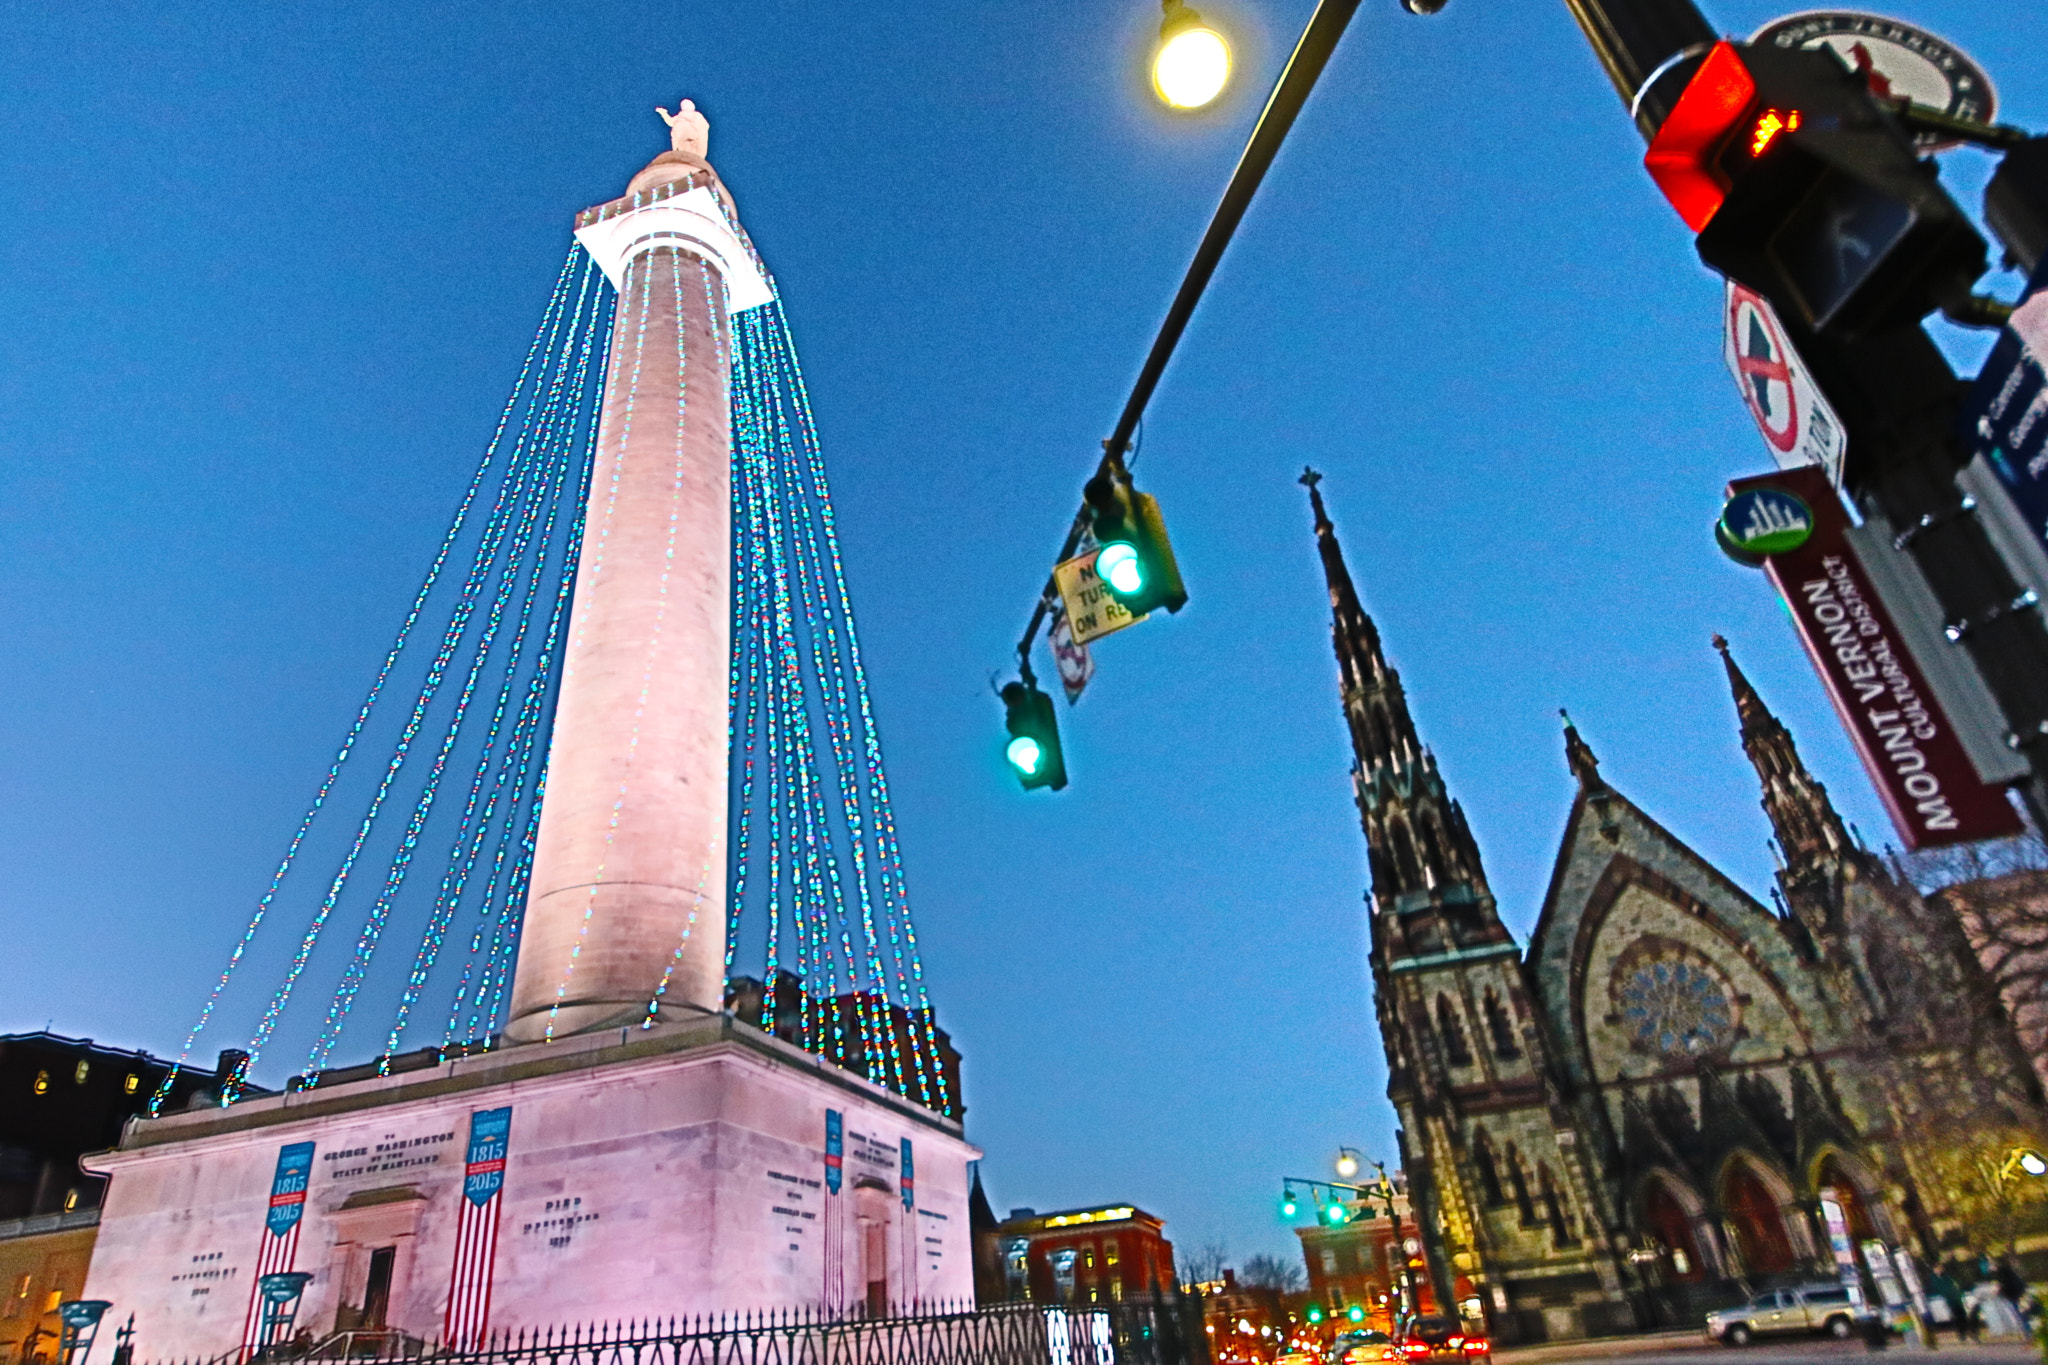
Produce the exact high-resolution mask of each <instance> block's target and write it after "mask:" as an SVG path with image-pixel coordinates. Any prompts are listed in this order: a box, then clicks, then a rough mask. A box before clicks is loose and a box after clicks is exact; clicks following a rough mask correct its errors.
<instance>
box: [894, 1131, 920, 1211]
mask: <svg viewBox="0 0 2048 1365" xmlns="http://www.w3.org/2000/svg"><path fill="white" fill-rule="evenodd" d="M896 1183H897V1185H898V1186H900V1187H901V1188H902V1190H903V1207H904V1208H906V1209H908V1208H914V1207H916V1205H917V1168H916V1167H915V1166H913V1165H911V1164H910V1139H909V1138H905V1139H903V1170H902V1173H901V1179H899V1180H898V1181H897V1182H896Z"/></svg>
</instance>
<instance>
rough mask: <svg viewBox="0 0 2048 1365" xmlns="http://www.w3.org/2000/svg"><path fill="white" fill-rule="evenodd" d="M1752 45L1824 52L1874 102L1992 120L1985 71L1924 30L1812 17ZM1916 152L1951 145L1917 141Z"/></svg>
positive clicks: (1765, 31) (1993, 100) (1993, 101)
mask: <svg viewBox="0 0 2048 1365" xmlns="http://www.w3.org/2000/svg"><path fill="white" fill-rule="evenodd" d="M1750 41H1751V42H1752V43H1768V44H1770V45H1771V46H1773V47H1802V48H1818V47H1825V48H1828V49H1830V50H1831V51H1833V52H1834V54H1835V55H1836V56H1837V57H1840V58H1841V59H1842V60H1843V62H1845V63H1846V64H1847V65H1848V66H1849V69H1850V70H1852V71H1855V72H1858V73H1859V74H1861V75H1862V76H1863V78H1864V79H1865V80H1867V81H1869V82H1870V88H1871V91H1872V92H1873V93H1874V94H1876V95H1877V96H1878V97H1879V98H1881V99H1894V100H1911V101H1913V103H1915V104H1924V105H1926V106H1927V107H1928V108H1930V109H1933V110H1936V111H1938V112H1940V113H1944V114H1952V115H1954V116H1955V117H1957V118H1967V119H1975V120H1977V121H1978V122H1979V123H1989V122H1991V120H1992V118H1993V117H1994V116H1995V115H1996V114H1997V112H1998V92H1997V91H1995V90H1993V89H1992V87H1991V78H1990V77H1989V76H1987V75H1985V74H1984V68H1983V67H1981V66H1979V65H1977V63H1976V62H1974V61H1972V60H1971V59H1970V57H1969V56H1968V55H1966V54H1965V53H1964V52H1963V51H1962V50H1961V49H1960V48H1958V47H1956V46H1955V44H1953V43H1950V42H1947V41H1946V40H1944V39H1941V38H1938V37H1936V36H1935V35H1934V34H1932V33H1929V32H1928V31H1927V30H1926V29H1924V28H1916V27H1914V26H1913V25H1912V24H1902V23H1900V22H1899V21H1898V20H1896V19H1887V18H1885V17H1884V16H1883V15H1881V14H1862V13H1858V12H1857V11H1855V10H1813V11H1810V12H1808V13H1805V14H1789V15H1787V16H1785V17H1784V18H1783V19H1773V20H1772V21H1771V22H1770V23H1768V24H1765V25H1764V26H1763V27H1762V28H1760V29H1758V30H1757V31H1756V36H1755V37H1753V38H1751V39H1750ZM1918 140H1919V143H1920V145H1921V146H1922V147H1923V148H1927V149H1930V150H1932V149H1934V148H1937V147H1953V146H1955V145H1956V144H1955V142H1954V141H1953V140H1950V139H1944V138H1941V137H1938V136H1935V135H1933V134H1928V133H1922V134H1920V135H1919V139H1918Z"/></svg>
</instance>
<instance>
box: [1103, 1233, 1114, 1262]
mask: <svg viewBox="0 0 2048 1365" xmlns="http://www.w3.org/2000/svg"><path fill="white" fill-rule="evenodd" d="M1116 1259H1117V1257H1116V1238H1114V1237H1112V1238H1110V1239H1109V1240H1108V1241H1106V1242H1104V1243H1103V1244H1102V1263H1103V1264H1104V1265H1115V1264H1116Z"/></svg>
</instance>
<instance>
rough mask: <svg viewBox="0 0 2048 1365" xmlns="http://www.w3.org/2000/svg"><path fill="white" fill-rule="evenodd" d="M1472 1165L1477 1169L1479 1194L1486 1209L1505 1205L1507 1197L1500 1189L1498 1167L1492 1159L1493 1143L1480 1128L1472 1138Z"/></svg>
mask: <svg viewBox="0 0 2048 1365" xmlns="http://www.w3.org/2000/svg"><path fill="white" fill-rule="evenodd" d="M1472 1164H1473V1165H1474V1166H1477V1167H1478V1168H1479V1192H1480V1193H1481V1194H1482V1195H1484V1196H1485V1198H1486V1206H1487V1207H1488V1208H1499V1207H1500V1206H1501V1205H1502V1204H1505V1203H1507V1196H1506V1195H1504V1194H1502V1193H1501V1189H1500V1167H1499V1166H1498V1165H1496V1164H1495V1162H1494V1159H1493V1142H1492V1141H1491V1140H1490V1139H1489V1138H1488V1137H1487V1136H1486V1130H1485V1129H1484V1128H1481V1129H1480V1130H1479V1131H1478V1132H1477V1133H1476V1134H1475V1135H1474V1136H1473V1138H1472Z"/></svg>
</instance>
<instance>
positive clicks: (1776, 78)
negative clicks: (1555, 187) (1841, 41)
mask: <svg viewBox="0 0 2048 1365" xmlns="http://www.w3.org/2000/svg"><path fill="white" fill-rule="evenodd" d="M1643 164H1644V165H1645V166H1646V167H1647V168H1648V170H1649V172H1650V175H1651V177H1652V178H1653V179H1655V180H1656V182H1657V185H1658V188H1660V189H1662V190H1663V191H1664V196H1665V198H1667V199H1669V200H1670V201H1671V205H1672V207H1673V208H1675V209H1677V210H1678V213H1679V216H1680V217H1682V218H1684V219H1685V221H1686V224H1687V226H1689V227H1691V228H1692V229H1693V230H1694V231H1695V232H1697V233H1698V234H1699V240H1698V248H1699V254H1700V259H1701V260H1702V261H1705V262H1706V263H1707V264H1708V265H1710V266H1712V267H1714V268H1715V269H1716V270H1718V271H1720V272H1721V273H1722V274H1724V275H1727V276H1728V277H1729V278H1731V279H1734V280H1736V281H1738V282H1740V283H1742V284H1746V285H1748V286H1749V287H1750V288H1752V289H1754V290H1756V291H1757V292H1758V293H1760V294H1763V295H1764V296H1765V297H1766V298H1768V299H1770V301H1771V302H1772V303H1773V304H1775V305H1776V306H1777V309H1778V311H1779V313H1780V314H1781V315H1783V316H1784V317H1786V318H1788V319H1796V320H1798V321H1799V322H1800V323H1802V324H1803V325H1804V326H1806V327H1810V328H1811V329H1813V330H1814V331H1816V332H1819V333H1823V334H1825V335H1830V336H1835V337H1838V338H1842V339H1845V340H1847V339H1853V338H1855V337H1857V336H1859V335H1862V334H1864V333H1867V332H1871V331H1875V330H1879V329H1882V328H1886V327H1891V326H1897V325H1904V324H1911V323H1914V322H1918V321H1919V320H1920V319H1921V318H1923V317H1925V316H1926V315H1927V314H1928V313H1929V312H1931V311H1932V310H1933V309H1935V308H1936V307H1938V306H1943V305H1948V304H1961V303H1962V301H1963V300H1965V299H1967V298H1968V296H1969V293H1970V289H1971V286H1972V285H1973V284H1974V283H1975V282H1976V280H1977V278H1978V277H1979V276H1980V275H1982V274H1983V273H1984V269H1985V264H1986V258H1985V248H1984V239H1983V238H1982V237H1981V236H1979V235H1978V233H1977V230H1976V228H1975V227H1973V226H1972V225H1971V224H1970V222H1969V220H1968V219H1967V218H1965V217H1964V216H1963V213H1962V210H1961V209H1959V208H1957V207H1956V204H1955V201H1954V200H1952V199H1951V198H1949V196H1948V192H1947V191H1946V190H1944V189H1942V187H1941V184H1940V182H1939V181H1938V180H1937V178H1936V176H1935V174H1934V171H1933V168H1932V166H1931V165H1929V164H1927V163H1923V162H1922V161H1921V160H1920V156H1919V153H1918V152H1917V151H1916V150H1915V149H1914V146H1913V140H1912V137H1911V135H1910V134H1909V133H1908V132H1907V131H1906V129H1905V128H1904V127H1902V126H1901V125H1900V122H1899V120H1898V118H1897V117H1896V115H1895V114H1894V112H1893V111H1892V110H1891V109H1890V108H1888V107H1887V106H1886V105H1884V104H1882V103H1880V102H1879V101H1878V99H1877V97H1876V96H1875V95H1873V94H1872V93H1871V90H1870V86H1869V84H1868V83H1867V82H1866V81H1865V79H1864V78H1863V77H1862V76H1861V75H1858V74H1857V73H1855V72H1853V71H1851V70H1849V69H1848V67H1846V66H1844V65H1843V64H1842V62H1841V61H1840V60H1839V59H1838V58H1837V57H1836V56H1835V55H1834V54H1833V53H1832V52H1831V51H1829V50H1827V49H1825V48H1822V49H1805V48H1780V47H1770V46H1751V45H1749V44H1746V43H1734V42H1722V43H1718V44H1716V45H1715V46H1714V47H1713V48H1712V49H1711V50H1710V51H1709V52H1708V53H1707V55H1706V57H1705V59H1704V60H1703V61H1702V62H1701V63H1700V67H1699V70H1698V71H1697V72H1696V73H1695V74H1694V75H1693V78H1692V80H1691V81H1690V82H1689V83H1688V84H1687V85H1686V87H1685V90H1684V91H1683V93H1681V94H1680V95H1679V97H1678V102H1677V104H1676V105H1675V106H1673V108H1672V110H1671V113H1670V114H1669V115H1668V116H1667V117H1666V118H1665V120H1664V123H1663V126H1662V127H1660V128H1659V129H1658V132H1657V136H1656V138H1655V139H1654V140H1653V141H1652V142H1651V143H1650V150H1649V152H1648V153H1647V154H1646V155H1645V156H1644V158H1643Z"/></svg>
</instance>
